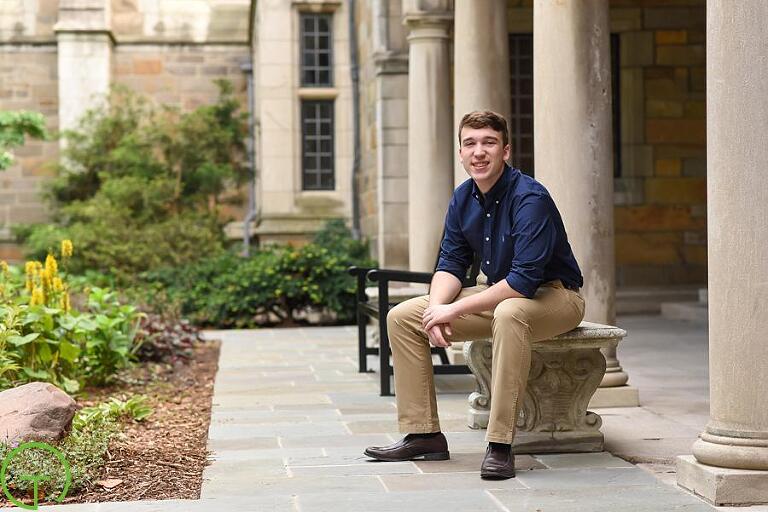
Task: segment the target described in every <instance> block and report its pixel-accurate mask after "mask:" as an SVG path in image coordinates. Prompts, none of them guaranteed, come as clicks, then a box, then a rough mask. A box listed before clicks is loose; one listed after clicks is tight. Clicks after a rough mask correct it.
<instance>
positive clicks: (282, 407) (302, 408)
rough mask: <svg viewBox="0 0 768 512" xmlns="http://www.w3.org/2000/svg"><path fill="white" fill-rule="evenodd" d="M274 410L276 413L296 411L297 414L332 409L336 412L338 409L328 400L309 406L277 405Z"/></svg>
mask: <svg viewBox="0 0 768 512" xmlns="http://www.w3.org/2000/svg"><path fill="white" fill-rule="evenodd" d="M272 408H273V409H274V410H275V411H296V412H302V413H303V412H308V411H316V410H319V409H330V410H334V411H335V410H336V409H337V406H336V405H335V404H332V403H330V402H328V401H327V400H323V401H322V402H316V403H308V404H285V403H276V404H274V405H273V406H272Z"/></svg>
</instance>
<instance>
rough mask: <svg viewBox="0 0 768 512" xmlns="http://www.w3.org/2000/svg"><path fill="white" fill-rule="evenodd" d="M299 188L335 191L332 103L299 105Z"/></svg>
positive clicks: (321, 101) (331, 101)
mask: <svg viewBox="0 0 768 512" xmlns="http://www.w3.org/2000/svg"><path fill="white" fill-rule="evenodd" d="M301 138H302V141H303V144H302V179H301V181H302V188H303V189H304V190H333V189H334V158H333V100H304V101H302V102H301Z"/></svg>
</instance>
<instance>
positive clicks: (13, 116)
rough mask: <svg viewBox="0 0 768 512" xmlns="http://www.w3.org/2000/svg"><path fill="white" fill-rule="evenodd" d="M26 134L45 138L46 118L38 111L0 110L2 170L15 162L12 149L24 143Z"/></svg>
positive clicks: (0, 159) (0, 156)
mask: <svg viewBox="0 0 768 512" xmlns="http://www.w3.org/2000/svg"><path fill="white" fill-rule="evenodd" d="M26 136H29V137H33V138H36V139H45V138H47V137H48V134H47V132H46V130H45V118H44V117H43V115H42V114H40V113H38V112H26V111H23V110H22V111H18V112H0V171H4V170H5V169H7V168H8V167H10V166H11V164H13V156H12V155H11V152H10V149H12V148H14V147H17V146H21V145H22V144H24V138H25V137H26Z"/></svg>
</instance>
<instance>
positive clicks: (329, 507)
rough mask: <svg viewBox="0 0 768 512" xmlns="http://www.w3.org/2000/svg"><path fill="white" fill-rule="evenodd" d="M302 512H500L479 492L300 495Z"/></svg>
mask: <svg viewBox="0 0 768 512" xmlns="http://www.w3.org/2000/svg"><path fill="white" fill-rule="evenodd" d="M298 505H299V509H300V510H301V512H361V511H364V512H411V511H421V512H432V511H440V512H459V511H460V512H503V511H504V509H503V508H502V507H500V506H499V505H498V504H497V502H496V501H495V500H494V498H493V497H491V496H490V495H488V494H487V493H486V492H484V491H481V490H471V491H422V492H387V493H384V492H380V493H361V492H340V493H336V492H334V493H326V494H313V495H305V494H303V493H299V495H298Z"/></svg>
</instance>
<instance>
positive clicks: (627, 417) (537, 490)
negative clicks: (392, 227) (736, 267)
mask: <svg viewBox="0 0 768 512" xmlns="http://www.w3.org/2000/svg"><path fill="white" fill-rule="evenodd" d="M618 323H619V324H620V325H621V326H622V327H625V328H627V330H628V331H629V333H630V338H629V340H628V341H627V342H626V344H625V345H624V346H623V347H622V348H621V349H620V352H619V355H620V358H621V361H622V364H623V365H624V366H625V368H627V369H628V371H629V373H630V378H631V379H632V383H633V384H634V385H636V386H637V387H639V388H640V393H641V396H640V398H641V402H643V407H638V408H630V409H602V410H600V409H596V411H597V412H599V413H600V414H602V415H603V418H604V426H603V431H604V432H605V434H606V446H607V447H608V448H609V449H611V450H613V451H614V452H615V453H617V454H620V455H621V456H622V457H624V458H626V459H629V460H632V461H634V462H639V463H640V464H638V465H633V464H630V463H628V462H626V461H625V460H623V459H622V458H619V457H616V456H615V455H612V454H610V453H607V452H604V453H597V454H575V455H537V456H533V457H532V456H518V458H517V466H518V468H519V470H518V477H517V478H515V479H512V480H507V481H495V482H494V481H483V480H481V479H480V478H479V466H480V461H481V459H482V455H483V452H484V449H485V442H484V439H483V437H484V431H472V430H470V429H468V428H467V427H466V418H465V417H466V409H467V403H466V396H467V392H468V391H469V390H470V389H471V387H472V382H471V378H470V377H469V376H440V377H438V386H439V388H440V390H441V392H440V394H439V398H438V401H439V408H440V414H441V420H442V427H443V431H444V432H446V435H447V437H448V440H449V444H450V450H451V457H452V459H451V460H450V461H444V462H416V463H412V462H405V463H377V462H370V461H368V460H367V458H366V457H364V456H363V455H362V451H363V449H364V448H365V447H366V446H368V445H371V444H384V443H389V442H392V441H394V440H396V439H398V438H399V437H400V435H399V434H398V433H397V428H396V421H395V407H394V401H393V399H392V398H385V397H379V396H378V381H377V375H376V374H358V373H357V369H356V349H355V331H354V329H353V328H350V327H334V328H307V329H264V330H250V331H245V330H244V331H209V332H208V333H207V335H208V336H209V337H212V338H220V339H222V340H223V345H222V353H221V359H220V368H219V373H218V376H217V379H216V386H215V394H214V407H213V414H212V420H211V427H210V431H209V448H210V449H211V450H212V451H213V452H214V456H213V463H212V465H211V466H210V467H208V468H207V469H206V471H205V475H204V477H205V482H204V485H203V490H202V499H201V500H198V501H183V500H174V501H165V502H133V503H107V504H92V505H68V506H57V507H44V509H45V510H62V511H67V512H70V511H72V512H86V511H87V512H93V511H129V510H130V511H137V512H173V511H181V510H184V511H187V510H188V511H203V510H206V511H219V510H221V511H230V510H231V511H236V510H238V511H246V512H247V511H254V512H256V511H258V512H264V511H300V512H309V511H323V512H325V511H327V512H344V511H355V512H358V511H364V512H376V511H390V510H391V511H398V512H400V511H419V512H422V511H423V512H426V511H432V510H440V511H441V512H447V511H473V512H474V511H496V512H498V511H510V512H517V511H530V512H534V511H540V512H549V511H556V512H568V511H578V512H590V511H598V510H599V511H601V512H603V511H605V510H622V511H625V510H626V511H637V512H640V511H653V512H657V511H688V512H698V511H710V510H731V509H725V508H718V509H715V508H713V507H710V506H709V505H707V504H705V503H704V502H702V501H701V500H699V499H698V498H696V497H694V496H692V495H690V494H689V493H687V492H685V491H683V490H682V489H680V488H678V487H677V486H675V485H674V467H673V466H671V465H669V464H668V462H670V461H671V460H672V459H673V457H674V455H677V454H678V453H690V444H691V443H692V442H693V440H694V439H695V438H696V435H697V434H698V432H700V431H701V428H702V427H703V425H704V423H705V422H706V420H707V410H706V407H707V399H706V390H707V385H706V379H707V376H706V329H705V328H704V327H697V326H694V325H688V324H684V323H681V322H671V321H667V320H663V319H661V318H660V317H626V319H624V320H620V321H619V322H618ZM374 359H375V358H371V361H372V362H373V360H374ZM3 510H6V509H3ZM7 510H13V509H7ZM16 510H18V509H16ZM739 510H749V511H750V512H757V511H758V510H759V511H760V512H764V511H765V510H766V508H763V507H752V508H748V509H739Z"/></svg>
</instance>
